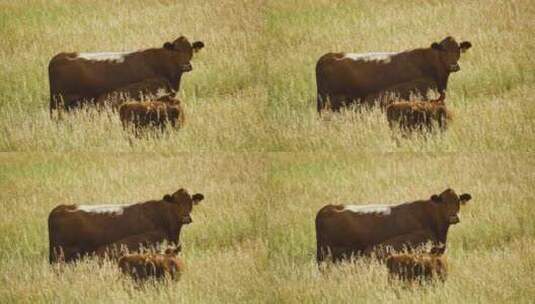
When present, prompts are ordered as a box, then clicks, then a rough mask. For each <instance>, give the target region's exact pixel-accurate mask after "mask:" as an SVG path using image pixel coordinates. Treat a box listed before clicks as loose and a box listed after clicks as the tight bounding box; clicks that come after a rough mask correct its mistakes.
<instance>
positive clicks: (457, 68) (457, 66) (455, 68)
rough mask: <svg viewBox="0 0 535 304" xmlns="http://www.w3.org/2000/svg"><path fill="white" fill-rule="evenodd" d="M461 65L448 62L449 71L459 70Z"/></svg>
mask: <svg viewBox="0 0 535 304" xmlns="http://www.w3.org/2000/svg"><path fill="white" fill-rule="evenodd" d="M460 70H461V67H460V66H459V64H458V63H454V64H450V72H459V71H460Z"/></svg>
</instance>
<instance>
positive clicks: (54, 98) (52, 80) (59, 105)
mask: <svg viewBox="0 0 535 304" xmlns="http://www.w3.org/2000/svg"><path fill="white" fill-rule="evenodd" d="M55 59H56V57H54V58H52V59H51V60H50V63H49V64H48V85H49V89H50V104H49V108H48V109H49V114H50V119H52V120H54V113H55V112H56V113H57V118H58V120H60V119H61V111H62V109H63V108H64V100H63V96H62V95H61V94H59V93H58V88H57V83H56V75H54V63H55Z"/></svg>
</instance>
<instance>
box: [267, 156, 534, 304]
mask: <svg viewBox="0 0 535 304" xmlns="http://www.w3.org/2000/svg"><path fill="white" fill-rule="evenodd" d="M534 169H535V158H534V157H526V156H525V155H522V154H512V155H503V154H495V155H489V154H479V153H477V154H466V155H465V154H446V155H444V154H440V155H433V154H389V155H380V156H376V155H371V154H363V153H362V154H359V153H355V154H352V155H345V154H335V155H332V154H325V153H320V154H311V153H310V154H304V153H300V154H284V155H278V156H276V157H274V158H273V160H272V170H271V174H270V176H271V178H270V180H271V181H272V182H271V183H270V184H271V189H272V190H271V191H272V193H273V194H272V196H271V204H270V207H271V208H270V210H271V212H270V214H269V218H270V221H269V234H268V239H267V243H268V246H269V250H268V254H269V262H270V267H269V274H270V275H271V276H272V278H273V281H274V282H275V284H274V289H275V291H274V294H275V295H274V297H275V299H276V300H275V301H274V302H280V303H353V302H358V303H391V302H393V301H396V302H400V303H437V302H440V303H530V302H531V301H533V298H534V297H535V288H534V287H535V279H534V277H533V271H534V270H535V255H534V254H533V250H535V224H534V221H533V218H534V217H535V208H534V207H533V205H532V202H533V200H534V199H535V196H534V194H533V191H532V188H533V184H534V183H535V175H534V174H533V172H534ZM447 187H451V188H453V189H455V190H456V191H457V192H469V193H471V194H472V196H473V200H472V201H470V202H469V203H468V204H467V205H466V206H463V208H461V209H462V210H461V215H460V218H461V222H460V223H459V224H458V225H456V226H453V227H452V228H451V229H450V232H449V235H448V249H447V251H446V257H447V259H448V264H449V266H450V267H449V275H448V279H447V281H446V283H445V284H444V285H442V284H438V285H436V286H434V287H431V286H428V287H424V288H418V289H405V288H404V285H403V284H389V283H388V278H387V270H386V267H385V266H384V265H382V264H378V263H377V262H373V261H371V262H370V261H366V260H364V261H359V262H358V263H356V264H344V265H341V266H338V267H334V268H332V269H329V270H328V271H327V272H326V273H323V274H322V273H320V272H319V271H318V269H317V266H316V263H315V255H316V239H315V229H314V218H315V215H316V212H317V211H318V210H319V209H320V208H321V207H322V206H324V205H326V204H329V203H333V204H336V203H356V204H367V203H395V202H397V203H401V202H406V201H411V200H417V199H425V198H428V197H430V196H431V195H432V194H434V193H438V192H441V191H443V190H445V189H446V188H447Z"/></svg>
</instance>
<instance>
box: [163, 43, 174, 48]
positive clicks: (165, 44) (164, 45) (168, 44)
mask: <svg viewBox="0 0 535 304" xmlns="http://www.w3.org/2000/svg"><path fill="white" fill-rule="evenodd" d="M163 48H164V49H168V50H172V49H173V44H172V43H171V42H166V43H164V44H163Z"/></svg>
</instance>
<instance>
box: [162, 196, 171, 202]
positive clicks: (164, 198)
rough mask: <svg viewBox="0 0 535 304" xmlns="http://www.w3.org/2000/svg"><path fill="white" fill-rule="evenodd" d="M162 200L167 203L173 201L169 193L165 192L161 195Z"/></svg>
mask: <svg viewBox="0 0 535 304" xmlns="http://www.w3.org/2000/svg"><path fill="white" fill-rule="evenodd" d="M163 200H164V201H166V202H169V203H172V202H173V197H172V196H171V195H169V194H166V195H164V196H163Z"/></svg>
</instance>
